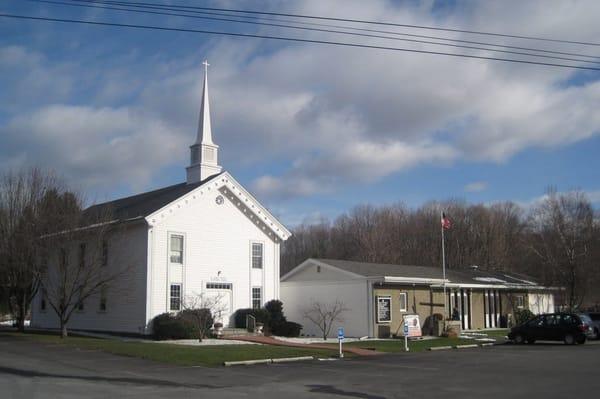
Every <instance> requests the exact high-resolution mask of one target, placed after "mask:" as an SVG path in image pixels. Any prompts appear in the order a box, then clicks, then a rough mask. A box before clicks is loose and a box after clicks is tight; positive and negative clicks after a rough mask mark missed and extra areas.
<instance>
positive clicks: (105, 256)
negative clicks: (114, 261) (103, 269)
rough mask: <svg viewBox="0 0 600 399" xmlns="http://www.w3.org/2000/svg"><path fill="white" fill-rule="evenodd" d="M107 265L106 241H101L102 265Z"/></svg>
mask: <svg viewBox="0 0 600 399" xmlns="http://www.w3.org/2000/svg"><path fill="white" fill-rule="evenodd" d="M106 265H108V241H106V240H104V241H102V266H106Z"/></svg>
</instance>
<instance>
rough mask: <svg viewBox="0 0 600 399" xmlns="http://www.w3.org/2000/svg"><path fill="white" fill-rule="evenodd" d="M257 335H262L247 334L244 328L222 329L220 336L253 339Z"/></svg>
mask: <svg viewBox="0 0 600 399" xmlns="http://www.w3.org/2000/svg"><path fill="white" fill-rule="evenodd" d="M257 335H262V334H257V333H253V332H248V330H246V329H245V328H224V329H223V331H222V334H221V336H222V337H233V336H246V337H248V336H250V337H254V336H257Z"/></svg>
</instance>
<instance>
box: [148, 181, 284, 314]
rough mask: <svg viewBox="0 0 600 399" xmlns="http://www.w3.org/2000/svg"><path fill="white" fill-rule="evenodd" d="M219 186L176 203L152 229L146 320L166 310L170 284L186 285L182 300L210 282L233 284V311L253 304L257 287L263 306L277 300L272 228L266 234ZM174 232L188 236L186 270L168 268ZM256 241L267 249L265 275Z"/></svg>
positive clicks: (276, 251) (277, 266)
mask: <svg viewBox="0 0 600 399" xmlns="http://www.w3.org/2000/svg"><path fill="white" fill-rule="evenodd" d="M217 188H218V187H215V186H213V187H212V188H211V189H210V190H209V189H207V188H203V189H202V194H200V190H196V191H195V192H194V193H193V195H189V196H188V197H186V199H185V200H182V201H179V203H177V204H174V205H172V206H171V208H170V209H169V210H168V211H167V212H166V213H167V216H166V217H164V218H161V219H160V220H159V221H157V222H156V223H155V226H154V227H153V228H152V237H151V239H152V250H151V254H150V258H151V266H150V267H151V269H152V278H151V281H150V283H149V286H150V291H151V298H150V299H149V301H150V305H149V306H150V312H149V313H148V322H150V320H151V319H152V318H153V317H154V316H156V315H158V314H160V313H163V312H165V311H167V305H168V286H169V284H170V283H172V282H182V284H183V296H184V297H185V296H186V295H193V294H199V293H202V292H204V291H205V289H206V288H205V287H206V283H207V282H210V281H219V282H227V283H231V284H232V285H233V293H232V311H235V310H236V309H240V308H248V307H251V306H252V302H251V287H252V286H253V285H254V286H261V287H263V301H264V302H266V301H269V300H270V299H274V298H278V293H277V291H278V289H279V288H278V281H279V259H278V254H279V248H278V247H279V244H278V243H276V242H274V241H273V239H271V237H270V236H268V229H267V230H266V231H265V230H262V229H261V228H259V227H257V226H256V225H255V223H253V222H252V220H250V218H249V215H250V212H248V213H243V212H242V210H241V209H240V208H238V207H236V204H233V203H232V202H231V200H230V198H229V197H228V196H226V195H223V194H222V193H221V192H219V191H218V190H217ZM218 195H223V197H224V198H225V201H224V203H223V204H222V205H219V204H217V203H216V201H215V198H216V197H217V196H218ZM194 196H195V198H194ZM172 232H184V233H185V244H184V251H185V254H184V264H183V268H181V266H173V265H170V266H169V256H168V237H169V233H172ZM252 242H261V243H263V245H264V247H263V257H264V259H263V269H262V271H261V270H252V265H251V244H252ZM219 272H220V273H219Z"/></svg>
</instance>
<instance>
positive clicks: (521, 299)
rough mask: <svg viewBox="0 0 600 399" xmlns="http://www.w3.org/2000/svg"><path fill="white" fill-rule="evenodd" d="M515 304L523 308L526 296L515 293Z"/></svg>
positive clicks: (518, 307)
mask: <svg viewBox="0 0 600 399" xmlns="http://www.w3.org/2000/svg"><path fill="white" fill-rule="evenodd" d="M515 305H516V307H517V309H523V308H524V307H525V296H524V295H515Z"/></svg>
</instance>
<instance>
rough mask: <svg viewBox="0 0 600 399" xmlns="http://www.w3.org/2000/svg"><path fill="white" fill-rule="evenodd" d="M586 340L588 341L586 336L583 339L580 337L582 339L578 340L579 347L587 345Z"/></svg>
mask: <svg viewBox="0 0 600 399" xmlns="http://www.w3.org/2000/svg"><path fill="white" fill-rule="evenodd" d="M585 339H586V337H585V335H584V336H583V337H580V338H578V339H577V343H578V344H579V345H582V344H585Z"/></svg>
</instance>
